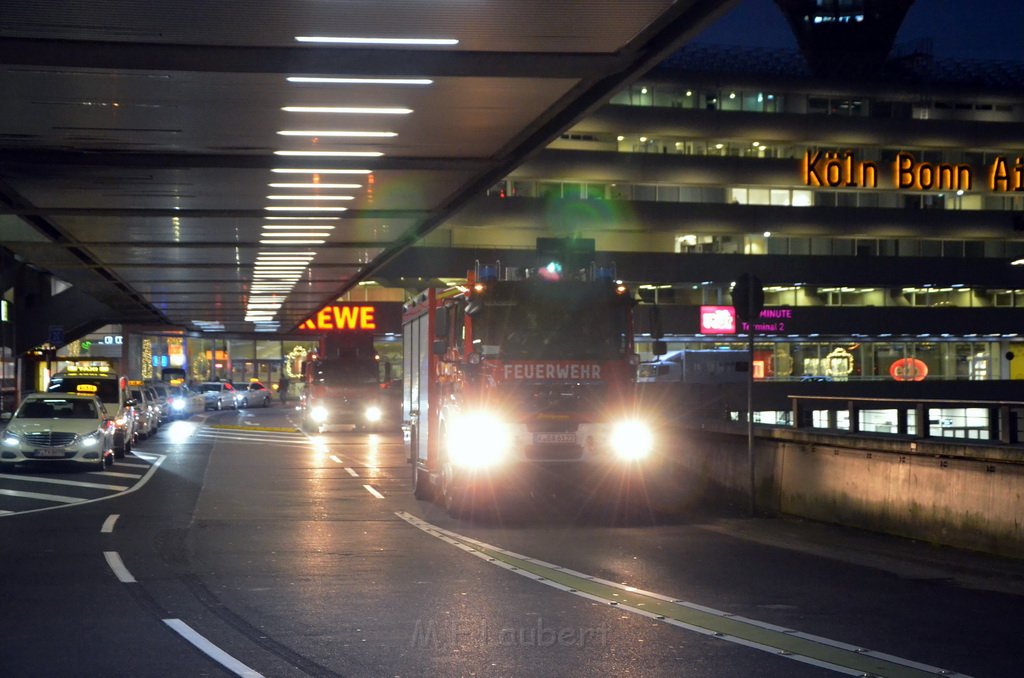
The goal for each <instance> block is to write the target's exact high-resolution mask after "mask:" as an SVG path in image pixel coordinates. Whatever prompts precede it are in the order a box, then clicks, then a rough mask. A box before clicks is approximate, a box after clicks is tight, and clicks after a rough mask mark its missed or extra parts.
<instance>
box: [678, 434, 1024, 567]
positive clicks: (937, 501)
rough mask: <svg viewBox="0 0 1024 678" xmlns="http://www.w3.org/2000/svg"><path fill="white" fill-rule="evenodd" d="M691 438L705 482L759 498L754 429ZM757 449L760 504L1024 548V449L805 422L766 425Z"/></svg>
mask: <svg viewBox="0 0 1024 678" xmlns="http://www.w3.org/2000/svg"><path fill="white" fill-rule="evenodd" d="M762 436H763V437H762ZM786 438H789V439H786ZM689 442H690V444H688V445H687V446H686V449H685V450H684V452H683V454H682V460H681V461H682V464H683V466H684V470H685V471H687V472H689V473H692V474H694V475H695V476H697V477H698V478H699V482H697V483H695V486H696V487H699V488H700V492H701V493H702V494H705V495H706V498H713V497H717V498H725V499H727V500H729V501H731V502H735V503H737V504H739V503H741V502H746V504H747V505H749V493H748V488H749V487H750V482H751V481H750V465H749V463H748V454H747V440H746V436H745V429H744V432H740V431H736V432H734V433H732V432H725V431H720V432H717V433H712V432H707V431H703V432H697V433H696V434H695V435H692V432H691V435H689ZM754 450H755V454H754V458H755V464H754V469H755V473H754V478H755V481H754V482H755V485H756V488H757V489H756V495H757V510H758V511H759V512H764V513H770V514H786V515H793V516H800V517H804V518H809V519H812V520H818V521H822V522H828V523H835V524H840V525H848V526H851V527H857V528H862V529H867V530H872V531H876V532H882V533H887V534H893V535H898V536H901V537H907V538H911V539H918V540H922V541H926V542H930V543H934V544H942V545H948V546H954V547H958V548H966V549H972V550H979V551H984V552H988V553H994V554H1000V555H1005V556H1011V557H1018V558H1024V464H1021V463H1020V461H1018V459H1017V457H1018V456H1019V458H1020V459H1021V460H1024V450H1016V449H1013V448H1007V447H995V448H985V447H975V446H971V447H966V446H960V445H943V444H941V443H916V442H911V441H892V440H884V441H873V440H871V439H869V438H859V439H857V440H856V441H851V440H844V439H842V438H840V437H837V436H824V435H823V436H814V435H802V434H800V433H798V432H792V433H789V432H779V433H772V434H770V435H765V434H763V433H762V434H761V435H759V437H758V438H757V440H756V443H755V447H754Z"/></svg>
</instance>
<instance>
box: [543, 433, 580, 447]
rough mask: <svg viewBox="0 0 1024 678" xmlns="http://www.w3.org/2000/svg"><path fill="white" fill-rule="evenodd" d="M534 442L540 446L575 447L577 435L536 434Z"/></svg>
mask: <svg viewBox="0 0 1024 678" xmlns="http://www.w3.org/2000/svg"><path fill="white" fill-rule="evenodd" d="M533 442H534V443H536V444H538V445H575V444H576V434H575V433H534V434H533Z"/></svg>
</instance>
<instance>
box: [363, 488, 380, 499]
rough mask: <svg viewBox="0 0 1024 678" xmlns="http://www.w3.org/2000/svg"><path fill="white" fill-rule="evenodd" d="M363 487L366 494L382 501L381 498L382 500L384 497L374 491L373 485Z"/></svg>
mask: <svg viewBox="0 0 1024 678" xmlns="http://www.w3.org/2000/svg"><path fill="white" fill-rule="evenodd" d="M363 487H364V488H365V489H366V491H367V492H369V493H370V494H372V495H373V496H375V497H377V499H383V498H384V495H383V494H381V493H380V492H378V491H377V490H376V489H375V488H374V487H373V485H363Z"/></svg>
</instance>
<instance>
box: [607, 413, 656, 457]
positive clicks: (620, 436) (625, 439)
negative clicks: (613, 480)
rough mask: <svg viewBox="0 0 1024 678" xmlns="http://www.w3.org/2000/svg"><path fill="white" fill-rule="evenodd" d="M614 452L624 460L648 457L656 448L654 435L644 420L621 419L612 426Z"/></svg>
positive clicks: (611, 441)
mask: <svg viewBox="0 0 1024 678" xmlns="http://www.w3.org/2000/svg"><path fill="white" fill-rule="evenodd" d="M609 442H610V443H611V448H612V452H614V453H615V456H616V457H618V458H619V459H622V460H623V461H635V460H638V459H644V458H646V457H647V456H648V455H649V454H650V453H651V451H652V450H653V449H654V435H653V434H652V433H651V429H650V427H648V426H647V424H645V423H644V422H642V421H636V420H635V419H633V420H627V421H620V422H618V423H617V424H615V426H614V427H613V428H612V437H611V440H610V441H609Z"/></svg>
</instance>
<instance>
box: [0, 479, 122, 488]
mask: <svg viewBox="0 0 1024 678" xmlns="http://www.w3.org/2000/svg"><path fill="white" fill-rule="evenodd" d="M5 477H10V478H12V479H14V480H20V481H22V482H25V483H43V484H44V485H64V486H67V487H91V488H93V489H95V490H117V491H120V490H127V489H128V488H129V487H130V486H129V485H104V484H102V483H87V482H85V481H83V480H62V479H60V478H46V477H40V476H5Z"/></svg>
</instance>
